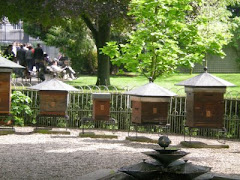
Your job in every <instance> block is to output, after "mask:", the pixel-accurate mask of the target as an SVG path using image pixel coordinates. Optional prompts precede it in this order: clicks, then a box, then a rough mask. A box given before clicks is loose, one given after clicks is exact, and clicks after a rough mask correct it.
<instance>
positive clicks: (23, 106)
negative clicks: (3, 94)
mask: <svg viewBox="0 0 240 180" xmlns="http://www.w3.org/2000/svg"><path fill="white" fill-rule="evenodd" d="M31 102H32V100H31V99H30V97H28V96H26V95H25V94H23V93H21V92H20V91H14V92H13V93H12V95H11V114H12V115H13V117H14V119H15V125H18V126H23V125H24V118H23V117H22V116H21V114H23V113H24V114H27V115H32V110H31V108H30V104H31Z"/></svg>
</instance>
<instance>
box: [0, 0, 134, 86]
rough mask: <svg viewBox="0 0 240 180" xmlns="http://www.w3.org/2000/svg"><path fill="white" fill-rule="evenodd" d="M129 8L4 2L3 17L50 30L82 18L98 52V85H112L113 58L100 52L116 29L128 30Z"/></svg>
mask: <svg viewBox="0 0 240 180" xmlns="http://www.w3.org/2000/svg"><path fill="white" fill-rule="evenodd" d="M128 4H129V0H51V1H49V0H38V1H25V0H9V1H5V2H3V1H1V2H0V16H1V17H4V16H6V17H8V18H9V20H10V21H11V22H17V21H18V20H20V19H21V20H22V21H24V22H28V23H34V24H37V25H39V27H44V28H45V27H47V29H48V28H49V27H52V26H64V25H65V22H66V20H68V19H71V20H75V19H78V18H81V19H82V20H83V21H84V23H85V24H86V26H87V27H88V29H89V30H90V32H91V35H92V38H93V39H94V43H95V45H96V49H97V60H98V63H97V64H98V71H97V82H96V84H97V85H109V84H110V63H109V58H108V56H106V55H104V54H101V53H100V48H102V47H103V46H104V45H106V42H108V41H109V40H110V35H111V34H110V33H111V28H112V27H113V26H116V25H117V26H118V28H121V27H124V26H123V24H125V22H126V21H124V20H127V19H128V16H127V11H128ZM116 22H117V23H116ZM44 28H43V29H44Z"/></svg>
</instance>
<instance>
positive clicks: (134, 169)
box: [119, 162, 163, 180]
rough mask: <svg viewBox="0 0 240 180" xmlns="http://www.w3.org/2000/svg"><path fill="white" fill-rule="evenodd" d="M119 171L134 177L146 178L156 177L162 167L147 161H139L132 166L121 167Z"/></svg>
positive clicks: (143, 179)
mask: <svg viewBox="0 0 240 180" xmlns="http://www.w3.org/2000/svg"><path fill="white" fill-rule="evenodd" d="M119 171H120V172H124V173H126V174H129V175H131V176H133V177H134V178H136V179H141V180H146V179H154V178H155V177H158V176H159V174H161V173H162V171H163V167H162V166H159V165H154V164H151V163H147V162H141V163H138V164H135V165H132V166H127V167H122V168H120V169H119Z"/></svg>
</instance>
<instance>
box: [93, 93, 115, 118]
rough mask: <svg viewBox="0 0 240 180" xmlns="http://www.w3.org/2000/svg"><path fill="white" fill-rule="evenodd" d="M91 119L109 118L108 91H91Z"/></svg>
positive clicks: (109, 96)
mask: <svg viewBox="0 0 240 180" xmlns="http://www.w3.org/2000/svg"><path fill="white" fill-rule="evenodd" d="M92 99H93V119H94V120H104V121H107V120H109V119H110V99H111V95H110V94H109V93H93V94H92Z"/></svg>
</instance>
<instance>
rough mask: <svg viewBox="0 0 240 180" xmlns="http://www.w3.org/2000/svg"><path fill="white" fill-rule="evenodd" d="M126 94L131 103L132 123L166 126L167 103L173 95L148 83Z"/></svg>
mask: <svg viewBox="0 0 240 180" xmlns="http://www.w3.org/2000/svg"><path fill="white" fill-rule="evenodd" d="M126 94H129V95H130V99H131V102H132V123H136V124H157V125H159V124H160V125H166V124H167V118H168V106H169V102H170V99H171V97H172V96H175V95H176V94H175V93H173V92H171V91H169V90H167V89H165V88H163V87H160V86H158V85H156V84H154V83H153V82H151V81H150V83H148V84H145V85H143V86H141V87H139V88H136V89H133V90H131V91H129V92H127V93H126Z"/></svg>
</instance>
